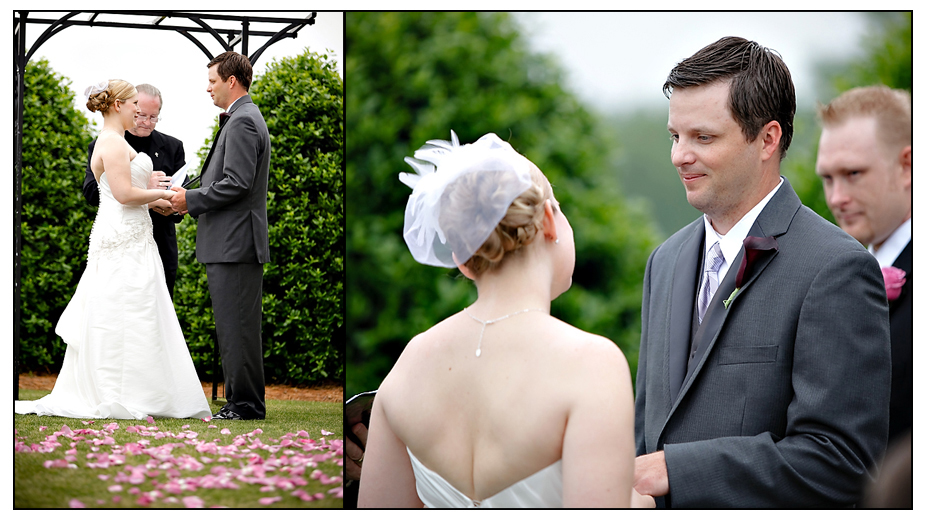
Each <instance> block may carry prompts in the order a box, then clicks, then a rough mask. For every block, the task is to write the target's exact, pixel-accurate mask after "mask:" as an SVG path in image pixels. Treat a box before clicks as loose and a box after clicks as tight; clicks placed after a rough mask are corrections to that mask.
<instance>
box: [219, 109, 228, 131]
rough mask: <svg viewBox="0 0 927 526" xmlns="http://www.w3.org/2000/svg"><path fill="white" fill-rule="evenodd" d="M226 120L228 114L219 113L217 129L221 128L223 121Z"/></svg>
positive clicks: (223, 124)
mask: <svg viewBox="0 0 927 526" xmlns="http://www.w3.org/2000/svg"><path fill="white" fill-rule="evenodd" d="M227 120H229V114H228V113H226V112H224V111H223V112H222V113H220V114H219V127H220V128H221V127H222V126H225V121H227Z"/></svg>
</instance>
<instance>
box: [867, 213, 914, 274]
mask: <svg viewBox="0 0 927 526" xmlns="http://www.w3.org/2000/svg"><path fill="white" fill-rule="evenodd" d="M910 241H911V218H910V217H909V218H908V220H907V221H905V222H904V223H901V226H899V227H898V228H896V229H895V231H894V232H892V235H890V236H888V239H886V240H885V242H884V243H882V246H881V247H879V250H876V249H875V248H874V247H873V246H872V245H869V252H870V253H872V255H873V256H875V258H876V259H877V260H879V266H881V267H890V266H892V264H893V263H894V262H895V260H896V259H898V256H900V255H901V252H902V251H903V250H904V247H906V246H908V243H909V242H910Z"/></svg>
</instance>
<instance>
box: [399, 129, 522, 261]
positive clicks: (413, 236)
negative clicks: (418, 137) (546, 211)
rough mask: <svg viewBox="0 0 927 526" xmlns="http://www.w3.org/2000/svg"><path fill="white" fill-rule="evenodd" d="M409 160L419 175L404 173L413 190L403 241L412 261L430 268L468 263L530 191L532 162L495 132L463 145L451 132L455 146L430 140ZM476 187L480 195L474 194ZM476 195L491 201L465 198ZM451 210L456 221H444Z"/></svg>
mask: <svg viewBox="0 0 927 526" xmlns="http://www.w3.org/2000/svg"><path fill="white" fill-rule="evenodd" d="M405 161H406V162H407V163H408V164H409V165H410V166H412V168H413V169H414V170H415V172H416V173H415V174H410V173H400V174H399V180H400V181H402V182H403V183H405V184H406V185H407V186H409V187H410V188H412V195H411V196H409V202H408V203H407V204H406V213H405V224H404V225H403V231H402V237H403V238H404V239H405V241H406V245H408V247H409V250H410V251H411V252H412V257H414V258H415V260H416V261H418V262H419V263H423V264H425V265H432V266H436V267H445V268H456V267H457V265H458V264H463V263H466V262H467V260H469V259H470V257H472V256H473V254H474V253H476V251H477V250H479V248H480V247H481V246H482V245H483V243H484V242H485V241H486V239H487V238H489V235H490V234H491V233H492V231H493V229H495V228H496V225H498V224H499V221H501V220H502V218H503V217H505V214H506V211H507V210H508V208H509V205H511V204H512V202H513V201H514V200H515V198H517V197H518V196H519V195H521V194H522V193H523V192H524V191H525V190H527V189H528V188H530V187H531V162H530V161H528V159H526V158H525V157H523V156H522V155H520V154H519V153H518V152H516V151H515V149H514V148H512V146H511V145H510V144H509V143H507V142H505V141H503V140H502V139H500V138H499V137H498V136H496V134H494V133H489V134H486V135H484V136H482V137H480V139H479V140H477V141H476V142H474V143H472V144H465V145H461V144H460V141H459V140H458V139H457V134H455V133H454V131H453V130H451V141H450V142H448V141H444V140H437V139H435V140H431V141H427V142H426V143H425V145H424V146H422V147H421V148H420V149H419V150H417V151H416V152H415V154H414V157H406V158H405ZM463 176H467V177H465V178H462V177H463ZM473 186H478V187H479V188H478V190H479V191H478V192H473V191H472V190H474V188H470V187H473ZM455 194H458V195H456V197H455ZM476 195H479V196H490V197H488V198H473V197H466V196H476ZM461 199H469V201H467V202H465V203H463V205H464V206H462V207H461V206H458V205H456V204H454V203H455V202H457V203H459V202H460V200H461ZM449 208H454V211H453V213H454V214H455V216H456V218H455V220H454V221H448V220H446V219H447V218H444V219H445V220H444V221H442V216H443V215H445V213H449V210H448V209H449ZM461 214H463V215H464V216H463V217H461ZM442 225H444V226H443V227H442Z"/></svg>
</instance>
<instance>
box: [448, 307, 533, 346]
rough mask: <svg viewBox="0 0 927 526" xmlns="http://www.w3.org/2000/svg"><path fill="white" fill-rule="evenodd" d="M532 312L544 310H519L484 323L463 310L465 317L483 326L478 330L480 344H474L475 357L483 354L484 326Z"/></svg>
mask: <svg viewBox="0 0 927 526" xmlns="http://www.w3.org/2000/svg"><path fill="white" fill-rule="evenodd" d="M533 310H536V311H541V312H543V311H544V309H537V308H535V309H525V310H520V311H518V312H513V313H511V314H506V315H505V316H502V317H501V318H496V319H494V320H486V321H483V320H481V319H479V318H477V317H476V316H474V315H472V314H470V311H468V310H467V309H464V312H466V313H467V316H470V317H471V318H473V319H474V320H475V321H478V322H480V323H482V324H483V328H482V329H480V342H479V343H477V344H476V357H477V358H479V357H480V355H481V354H483V350H482V346H483V332H484V331H485V330H486V326H487V325H492V324H493V323H496V322H497V321H502V320H504V319H506V318H511V317H512V316H516V315H518V314H524V313H526V312H529V311H533Z"/></svg>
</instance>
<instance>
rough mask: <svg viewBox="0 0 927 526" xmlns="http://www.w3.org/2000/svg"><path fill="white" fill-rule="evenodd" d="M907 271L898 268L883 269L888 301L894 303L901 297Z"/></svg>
mask: <svg viewBox="0 0 927 526" xmlns="http://www.w3.org/2000/svg"><path fill="white" fill-rule="evenodd" d="M906 275H907V274H906V273H905V271H903V270H901V269H900V268H896V267H882V279H883V280H885V295H886V296H888V301H894V300H896V299H898V296H899V295H901V287H902V286H904V283H905V281H907V279H905V276H906Z"/></svg>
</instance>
